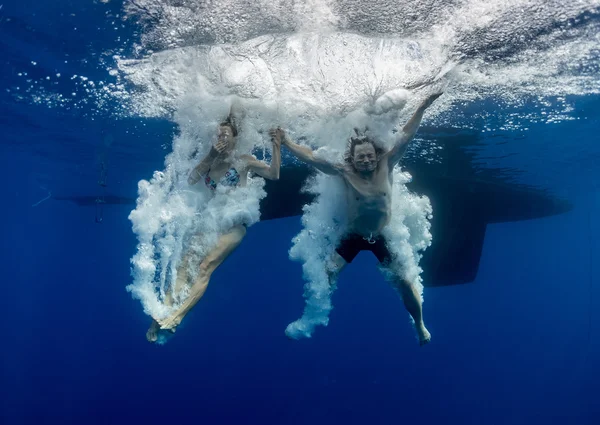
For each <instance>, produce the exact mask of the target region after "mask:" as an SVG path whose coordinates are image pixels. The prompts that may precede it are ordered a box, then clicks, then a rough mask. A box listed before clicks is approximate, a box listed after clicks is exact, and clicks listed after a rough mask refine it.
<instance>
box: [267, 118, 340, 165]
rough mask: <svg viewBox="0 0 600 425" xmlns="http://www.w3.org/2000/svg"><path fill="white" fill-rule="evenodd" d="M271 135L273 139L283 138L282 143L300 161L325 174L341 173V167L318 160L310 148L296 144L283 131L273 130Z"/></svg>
mask: <svg viewBox="0 0 600 425" xmlns="http://www.w3.org/2000/svg"><path fill="white" fill-rule="evenodd" d="M270 135H271V137H281V143H282V144H283V145H284V146H285V147H286V148H288V149H289V150H290V152H292V153H293V154H294V156H295V157H296V158H298V159H299V160H300V161H302V162H305V163H306V164H309V165H312V166H313V167H315V168H316V169H317V170H319V171H322V172H323V173H325V174H331V175H336V174H339V173H340V168H339V167H337V166H336V165H334V164H331V163H330V162H328V161H326V160H324V159H321V158H316V157H315V155H314V152H313V151H312V150H311V149H310V148H308V147H306V146H300V145H299V144H297V143H294V142H293V141H292V140H291V139H290V138H289V137H288V135H287V134H285V132H284V131H283V130H281V129H276V130H271V131H270Z"/></svg>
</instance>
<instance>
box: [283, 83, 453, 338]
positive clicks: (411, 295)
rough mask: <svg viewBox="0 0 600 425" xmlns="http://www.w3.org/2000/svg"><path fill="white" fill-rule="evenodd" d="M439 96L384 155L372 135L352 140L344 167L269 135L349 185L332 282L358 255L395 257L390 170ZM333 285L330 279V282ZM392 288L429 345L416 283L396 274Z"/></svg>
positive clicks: (383, 260)
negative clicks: (389, 230) (387, 233)
mask: <svg viewBox="0 0 600 425" xmlns="http://www.w3.org/2000/svg"><path fill="white" fill-rule="evenodd" d="M441 94H442V93H436V94H433V95H431V96H429V97H428V98H427V99H425V101H423V103H421V105H420V106H419V108H418V109H417V111H416V112H415V113H414V115H413V116H412V117H411V119H410V120H409V121H408V123H407V124H406V125H405V126H404V128H403V131H402V133H399V134H398V135H397V136H396V140H395V143H394V146H393V148H392V149H391V150H390V151H388V152H385V151H384V150H383V149H382V148H381V147H379V146H378V145H377V144H376V143H375V142H374V141H373V140H372V139H370V138H369V137H353V138H351V139H350V142H349V145H348V150H347V152H346V155H345V163H343V164H333V163H330V162H328V161H326V160H324V159H320V158H317V157H315V155H314V153H313V151H312V150H311V149H309V148H308V147H305V146H300V145H298V144H296V143H294V142H293V141H292V140H290V139H289V137H287V135H286V134H285V133H283V132H279V134H278V133H277V132H276V131H273V130H272V131H271V136H272V137H274V138H278V137H283V140H282V141H281V142H282V144H283V145H284V146H286V147H287V148H288V149H289V150H290V151H291V152H292V153H293V154H294V155H295V156H296V157H297V158H298V159H300V160H301V161H303V162H305V163H307V164H310V165H312V166H314V167H315V168H316V169H318V170H319V171H322V172H323V173H326V174H330V175H335V176H340V177H341V178H342V179H343V181H344V183H345V187H346V202H347V204H346V208H347V214H348V227H347V229H346V233H345V235H344V236H343V237H342V240H341V242H340V243H339V245H338V247H337V248H336V252H335V253H334V257H335V258H333V264H334V268H335V269H334V270H333V271H332V273H331V274H330V276H331V277H332V278H333V277H334V276H337V274H338V273H339V272H340V271H341V270H342V269H343V268H344V267H345V266H346V264H348V263H351V262H352V260H353V259H354V258H355V257H356V255H357V254H358V253H359V252H360V251H371V252H373V254H375V256H376V257H377V259H378V260H379V262H380V263H381V264H382V265H383V266H389V265H390V263H391V262H392V260H393V259H392V255H391V253H390V250H389V249H388V247H387V241H386V240H385V238H384V236H383V235H382V231H383V230H384V228H385V227H386V226H387V225H388V224H389V222H390V218H391V194H392V183H393V175H392V171H393V169H394V167H395V166H396V164H398V162H399V161H400V159H401V158H402V156H403V155H404V152H405V151H406V148H407V147H408V144H409V143H410V141H411V140H412V139H413V138H414V136H415V133H416V132H417V129H418V128H419V125H420V123H421V119H422V118H423V114H424V113H425V110H426V109H427V108H428V107H429V106H430V105H431V104H432V103H433V102H434V101H435V99H437V98H438V97H439V96H441ZM331 283H333V282H331V281H330V284H331ZM393 284H394V286H396V288H397V289H398V291H399V292H400V294H401V295H402V299H403V301H404V305H405V307H406V309H407V310H408V312H409V313H410V315H411V316H412V318H413V319H414V322H415V329H416V331H417V334H418V336H419V341H420V344H421V345H425V344H427V343H428V342H429V341H430V339H431V335H430V333H429V331H428V330H427V328H426V327H425V324H424V323H423V314H422V306H421V296H420V294H419V292H418V290H417V289H416V286H415V282H410V281H407V280H406V279H404V278H402V277H400V276H398V275H397V274H396V279H395V280H394V283H393Z"/></svg>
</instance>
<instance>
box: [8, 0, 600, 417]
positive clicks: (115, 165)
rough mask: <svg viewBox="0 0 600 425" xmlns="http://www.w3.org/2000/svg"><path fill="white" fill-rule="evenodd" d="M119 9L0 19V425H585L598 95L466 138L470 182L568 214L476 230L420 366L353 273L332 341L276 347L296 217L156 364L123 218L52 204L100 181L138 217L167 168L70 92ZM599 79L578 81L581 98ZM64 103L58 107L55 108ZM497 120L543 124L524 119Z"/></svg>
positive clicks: (599, 225)
mask: <svg viewBox="0 0 600 425" xmlns="http://www.w3.org/2000/svg"><path fill="white" fill-rule="evenodd" d="M168 3H172V4H175V3H177V2H168ZM184 3H185V2H184ZM122 7H123V4H122V2H119V1H114V2H103V1H91V0H89V1H88V0H78V1H64V0H61V1H56V2H48V3H47V4H46V3H45V2H44V3H43V4H42V1H41V0H36V1H34V0H22V1H19V2H17V1H12V0H11V1H4V2H2V1H1V0H0V70H1V75H0V135H1V136H0V137H1V143H0V154H1V157H2V165H3V176H4V179H3V181H4V184H3V188H4V190H3V194H2V208H0V220H1V222H2V223H3V235H2V238H1V241H2V242H1V243H0V258H1V259H2V265H3V267H2V269H3V277H2V296H0V311H2V313H3V330H2V338H1V340H2V342H1V343H0V353H1V354H0V359H1V362H0V424H2V425H25V424H89V425H92V424H105V425H116V424H137V423H140V424H142V423H143V424H147V425H150V424H164V423H167V424H176V423H198V424H240V425H241V424H257V425H288V424H289V425H291V424H294V425H295V424H315V425H321V424H411V425H418V424H448V425H450V424H457V425H466V424H472V425H509V424H510V425H525V424H539V425H554V424H561V425H565V424H568V425H597V424H600V402H599V396H600V243H599V242H598V241H599V239H600V219H599V217H600V185H599V184H598V181H600V137H599V136H598V135H599V134H600V118H599V116H600V96H599V95H598V94H594V93H593V92H589V93H579V94H572V95H568V96H562V95H560V96H552V95H548V96H547V97H546V98H545V99H546V100H545V101H546V102H548V103H547V104H546V107H547V108H548V110H551V109H552V108H553V107H554V106H555V105H558V104H562V103H563V102H565V101H566V102H568V103H569V105H570V106H571V107H570V108H569V109H568V110H565V109H564V108H562V109H561V116H562V117H563V118H564V119H560V120H557V121H556V122H539V121H538V122H532V123H530V124H529V125H527V129H526V130H523V129H522V128H519V129H513V128H512V127H510V126H506V127H504V128H500V127H502V126H500V125H498V126H495V127H494V125H492V124H489V123H490V122H492V123H493V122H494V120H495V119H496V118H495V117H493V116H492V117H488V118H487V119H488V121H486V122H485V123H483V121H482V118H481V116H480V118H478V119H473V120H472V121H471V128H470V130H469V132H468V134H473V133H477V134H481V136H480V138H479V139H478V140H479V143H480V146H483V148H481V147H480V149H483V150H482V153H481V158H482V159H480V160H479V164H480V166H481V167H482V168H483V169H485V168H493V167H496V168H497V167H506V168H508V169H510V170H511V172H512V173H513V175H512V177H511V178H512V181H513V182H516V183H519V184H527V185H531V186H535V187H537V188H541V189H543V190H545V191H547V193H550V194H551V195H552V196H557V197H560V198H561V199H566V200H568V201H569V202H570V203H571V205H572V209H571V210H570V211H568V212H566V213H562V214H557V215H551V216H547V217H542V218H536V219H530V220H518V221H512V222H502V223H492V224H489V225H488V226H487V230H486V233H485V239H484V243H483V250H482V254H481V258H480V263H479V270H478V272H477V276H476V279H475V280H474V281H473V282H471V283H467V284H461V285H452V286H441V287H426V288H425V292H424V298H425V303H424V313H425V317H426V322H427V326H428V328H429V330H430V331H431V333H432V335H433V339H432V342H431V343H430V344H429V345H427V346H424V347H419V345H418V343H417V342H416V340H415V337H414V334H413V331H412V329H411V327H410V322H409V319H408V316H407V314H406V312H405V311H404V308H403V306H402V303H401V301H400V300H399V299H398V297H397V296H396V294H395V293H394V292H393V290H392V289H391V288H390V287H389V285H388V284H387V283H386V282H385V281H384V279H383V278H382V276H381V274H380V273H379V272H378V271H377V269H376V267H375V265H376V259H375V257H374V256H372V255H371V254H369V253H362V254H361V255H359V257H358V258H357V259H356V260H355V261H354V262H353V263H352V264H351V265H349V266H348V268H347V269H346V270H345V271H344V273H343V274H342V276H341V278H340V281H339V285H338V290H337V291H336V292H335V294H334V296H333V304H334V306H335V307H334V309H333V311H332V313H331V318H330V323H329V325H328V326H327V327H319V328H318V329H317V331H316V332H315V334H314V335H313V337H312V338H310V339H306V340H301V341H292V340H289V339H288V338H286V337H285V335H284V330H285V328H286V326H287V324H288V323H290V321H293V320H295V319H296V318H297V317H298V315H299V314H300V313H301V311H302V308H303V302H304V300H303V298H302V291H303V289H302V288H303V284H304V282H303V280H302V270H301V265H300V264H299V263H296V262H292V261H291V260H290V259H289V257H288V251H289V249H290V247H291V243H292V242H291V241H292V238H293V237H294V236H295V235H296V234H297V233H298V232H299V231H300V229H301V223H300V217H299V216H294V217H287V218H280V219H275V220H267V221H262V222H259V223H257V224H256V225H254V226H251V227H250V228H249V229H248V233H247V236H246V239H245V240H244V241H243V243H242V245H241V246H240V248H239V249H238V250H237V251H235V252H234V253H233V254H232V256H231V257H230V258H228V259H227V260H226V263H225V264H224V265H223V266H222V267H220V268H219V269H218V270H217V271H216V273H215V274H214V275H213V278H212V281H211V285H210V286H209V289H208V291H207V293H206V295H205V297H204V298H203V299H202V301H201V302H200V303H199V304H198V306H197V307H196V308H195V309H194V310H193V311H192V312H191V313H190V315H189V316H188V317H187V318H186V320H185V321H184V322H183V324H182V325H181V326H180V328H179V329H178V331H177V332H176V334H175V336H174V337H173V338H172V339H171V340H170V341H169V342H168V343H167V344H166V345H163V346H156V345H151V344H149V343H148V342H147V341H146V339H145V332H146V329H147V327H148V324H149V318H148V316H146V315H145V314H144V313H143V311H142V308H141V306H140V303H139V302H138V301H137V300H134V299H132V297H131V295H130V294H129V293H127V291H126V290H125V287H126V286H127V285H128V284H130V283H131V276H130V268H131V264H130V258H131V257H132V255H133V254H134V252H135V249H136V243H137V241H136V235H135V234H134V233H133V232H132V225H131V222H130V221H129V220H128V215H129V213H130V212H131V210H132V208H134V206H133V205H128V204H126V205H103V206H102V207H101V208H100V209H98V207H97V206H95V205H90V206H79V205H76V204H75V203H73V202H65V201H60V200H58V199H54V197H55V196H57V195H61V196H62V195H64V196H84V195H85V196H91V197H92V198H94V197H97V196H100V195H101V194H102V193H104V192H103V190H104V189H103V188H102V187H101V186H99V185H98V180H99V179H103V180H105V181H106V184H107V190H108V193H110V194H114V195H119V196H122V197H129V198H135V197H136V196H137V194H136V193H137V182H138V181H139V180H141V179H148V178H149V177H150V176H151V175H152V173H153V172H154V171H155V170H160V169H162V168H163V163H164V160H165V155H166V154H168V153H169V152H170V150H171V142H172V139H173V134H174V133H175V132H176V131H177V130H176V126H175V125H174V124H173V123H172V122H169V120H168V119H160V118H152V117H150V118H149V117H136V116H129V117H125V118H124V117H123V115H120V116H119V117H118V118H115V116H114V115H113V114H111V112H110V109H111V105H110V104H107V105H105V106H104V107H105V110H104V111H103V110H102V109H99V108H98V106H97V104H93V101H92V100H90V102H89V103H87V102H86V101H85V99H86V96H87V95H86V92H85V90H84V89H82V87H81V86H71V85H70V84H71V82H70V81H74V80H71V79H70V78H71V76H72V75H75V74H77V75H87V76H88V77H89V78H91V79H93V80H96V81H99V80H102V79H103V78H105V75H107V74H106V69H105V67H104V65H103V66H99V65H98V63H103V64H104V63H106V62H108V61H110V60H111V59H110V55H107V54H103V52H104V51H107V50H109V49H113V50H112V52H113V53H114V51H115V50H116V49H117V48H118V47H119V46H125V49H127V46H130V45H131V43H133V41H134V40H135V39H136V37H139V34H138V31H139V28H138V27H137V26H136V25H135V23H132V22H131V21H127V22H124V23H122V22H121V21H118V22H117V24H116V25H117V26H118V30H114V31H112V28H113V26H114V25H113V24H112V23H111V22H109V21H110V18H106V16H107V13H108V12H110V13H111V14H113V15H117V14H119V13H120V10H121V9H122ZM596 10H597V9H596ZM590 19H591V21H594V22H596V23H597V22H598V15H597V14H596V15H594V14H593V13H592V14H591V18H590ZM75 27H77V30H73V28H75ZM109 30H110V31H112V32H110V33H109ZM117 39H118V43H117V41H116V40H117ZM598 51H599V50H598V47H596V49H595V53H596V55H598ZM126 53H127V52H125V53H123V54H126ZM596 58H597V56H596ZM595 60H596V62H594V63H595V64H596V68H594V67H593V66H591V65H590V67H588V68H587V69H585V70H583V71H581V72H582V73H584V74H586V75H591V76H592V78H595V80H593V81H592V83H591V84H595V82H596V83H597V82H598V75H600V68H598V67H597V64H598V59H595ZM33 62H35V65H34V64H33ZM23 73H28V75H27V77H30V78H31V79H32V80H34V81H38V82H39V83H36V84H34V83H31V82H30V83H27V82H25V81H24V78H26V77H24V76H23V75H19V74H23ZM56 74H61V77H55V76H56ZM49 75H52V76H53V78H54V80H56V81H57V84H56V85H53V84H52V83H53V81H54V80H52V79H47V78H46V76H49ZM61 78H62V80H61ZM48 81H49V82H48ZM73 84H74V83H73ZM41 86H43V87H41ZM17 87H19V88H18V89H17ZM27 87H32V89H30V90H29V91H27ZM42 88H43V90H42ZM72 91H77V95H76V96H74V98H75V100H74V101H73V102H72V103H70V105H71V106H70V107H59V106H56V104H54V103H53V102H52V100H51V99H53V97H52V96H53V93H54V94H57V93H60V94H63V95H66V94H70V93H71V92H72ZM592 91H593V90H592ZM15 93H18V94H15ZM73 94H75V93H73ZM90 96H91V95H90ZM36 99H37V100H36ZM90 99H91V98H90ZM493 100H494V99H488V100H487V101H480V102H479V103H478V105H479V106H477V108H485V105H486V102H492V103H493ZM494 108H502V106H494V107H493V108H492V107H489V108H488V111H492V112H491V113H490V114H491V115H494V112H493V111H494ZM506 108H507V110H508V108H509V107H508V106H507V107H506ZM510 108H512V109H510V111H511V113H515V114H517V115H520V116H523V117H526V116H529V114H533V113H536V111H537V112H539V105H534V104H530V103H528V102H527V101H524V102H522V103H521V104H520V105H519V106H514V105H513V106H511V107H510ZM465 109H468V106H465ZM498 115H501V114H500V113H498ZM497 119H498V120H499V119H500V118H497ZM426 124H427V123H426ZM485 126H487V127H493V128H492V129H491V130H486V131H485V132H481V130H483V128H484V127H485ZM107 127H110V128H111V129H112V130H111V131H112V133H113V134H114V141H112V142H111V143H110V145H108V144H107V143H105V142H103V140H105V139H103V134H104V131H105V129H106V128H107ZM432 127H435V125H434V124H429V125H428V126H426V127H425V130H426V131H428V132H429V134H431V132H432V130H431V128H432ZM499 141H501V143H499ZM487 148H489V149H487ZM486 149H487V150H486ZM284 162H285V160H284ZM46 198H48V199H46ZM434 214H435V212H434ZM99 216H100V217H99ZM98 218H102V221H101V223H98V222H97V221H99V220H98ZM435 237H436V235H435V233H434V234H433V238H434V240H435ZM456 261H460V258H457V259H456Z"/></svg>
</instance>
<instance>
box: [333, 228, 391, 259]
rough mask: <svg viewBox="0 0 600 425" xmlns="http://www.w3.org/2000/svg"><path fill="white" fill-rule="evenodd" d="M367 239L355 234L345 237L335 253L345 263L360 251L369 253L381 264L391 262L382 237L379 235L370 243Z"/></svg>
mask: <svg viewBox="0 0 600 425" xmlns="http://www.w3.org/2000/svg"><path fill="white" fill-rule="evenodd" d="M367 239H369V238H367ZM367 239H365V238H364V237H363V236H361V235H357V234H350V235H346V236H345V237H343V238H342V240H341V242H340V244H339V245H338V247H337V248H336V252H337V253H338V254H340V256H341V257H342V258H343V259H344V260H345V261H346V263H351V262H352V260H354V258H355V257H356V256H357V255H358V253H359V252H360V251H371V252H372V253H373V254H375V257H377V259H378V260H379V262H380V263H382V264H387V263H389V262H390V261H391V260H392V254H391V253H390V251H389V249H388V247H387V245H386V243H385V239H384V238H383V236H381V235H379V236H377V237H374V238H372V239H371V240H370V241H369V240H367Z"/></svg>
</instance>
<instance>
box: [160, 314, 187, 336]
mask: <svg viewBox="0 0 600 425" xmlns="http://www.w3.org/2000/svg"><path fill="white" fill-rule="evenodd" d="M182 320H183V317H182V316H180V315H177V314H174V315H173V316H169V317H167V318H165V319H162V320H159V321H158V324H159V325H160V328H161V329H165V330H168V331H171V332H175V328H176V327H177V326H179V325H180V324H181V321H182Z"/></svg>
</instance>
